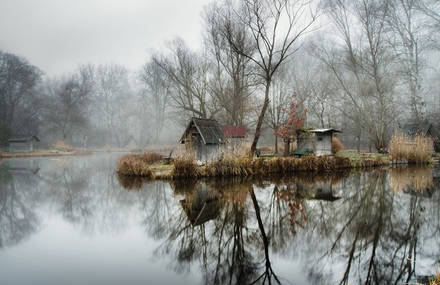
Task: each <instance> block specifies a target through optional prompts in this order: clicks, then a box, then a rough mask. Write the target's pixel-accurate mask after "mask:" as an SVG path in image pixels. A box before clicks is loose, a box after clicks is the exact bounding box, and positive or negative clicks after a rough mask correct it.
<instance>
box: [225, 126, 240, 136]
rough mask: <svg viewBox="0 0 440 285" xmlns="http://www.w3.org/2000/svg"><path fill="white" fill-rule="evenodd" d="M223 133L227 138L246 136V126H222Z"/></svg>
mask: <svg viewBox="0 0 440 285" xmlns="http://www.w3.org/2000/svg"><path fill="white" fill-rule="evenodd" d="M221 128H222V131H223V134H224V135H225V137H227V138H245V137H246V127H245V126H221Z"/></svg>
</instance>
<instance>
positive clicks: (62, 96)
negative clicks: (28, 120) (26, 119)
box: [43, 67, 93, 140]
mask: <svg viewBox="0 0 440 285" xmlns="http://www.w3.org/2000/svg"><path fill="white" fill-rule="evenodd" d="M89 71H90V70H89V69H88V68H84V67H81V68H80V69H79V71H78V72H77V73H75V74H72V75H70V76H69V77H67V78H64V79H59V80H48V81H46V86H45V90H44V92H45V94H46V97H45V100H46V104H45V105H46V107H45V111H44V113H43V121H44V125H45V128H46V131H48V132H50V133H59V134H60V135H61V137H62V139H63V140H66V139H68V138H70V137H71V135H73V134H74V133H75V132H76V131H78V130H80V129H82V128H84V127H86V126H87V124H88V122H89V120H88V111H89V110H88V108H89V103H90V102H91V95H92V91H93V79H92V78H91V77H90V73H89Z"/></svg>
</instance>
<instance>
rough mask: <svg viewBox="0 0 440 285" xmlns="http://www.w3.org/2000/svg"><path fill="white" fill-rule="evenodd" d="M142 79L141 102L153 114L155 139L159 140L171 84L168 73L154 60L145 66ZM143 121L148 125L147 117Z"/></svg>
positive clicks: (141, 75)
mask: <svg viewBox="0 0 440 285" xmlns="http://www.w3.org/2000/svg"><path fill="white" fill-rule="evenodd" d="M140 80H141V82H142V84H143V89H142V91H141V102H142V104H143V105H144V110H148V112H149V113H150V112H151V113H152V114H153V128H154V141H155V142H157V141H158V140H159V136H160V134H161V132H162V129H163V126H164V123H165V119H166V111H167V105H168V101H169V99H170V93H171V85H170V83H169V82H168V80H167V78H166V73H165V72H164V71H163V70H162V69H161V68H160V67H159V66H158V65H157V64H155V63H154V62H153V61H150V62H147V63H146V64H145V65H144V66H143V69H142V72H141V74H140ZM144 115H145V114H144ZM142 121H143V125H146V118H145V117H144V119H143V120H142Z"/></svg>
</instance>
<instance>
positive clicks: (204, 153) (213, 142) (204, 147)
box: [180, 117, 226, 161]
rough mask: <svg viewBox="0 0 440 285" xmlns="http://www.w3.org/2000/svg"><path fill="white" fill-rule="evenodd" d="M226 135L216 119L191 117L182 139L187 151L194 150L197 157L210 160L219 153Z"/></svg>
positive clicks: (181, 141)
mask: <svg viewBox="0 0 440 285" xmlns="http://www.w3.org/2000/svg"><path fill="white" fill-rule="evenodd" d="M225 142H226V140H225V136H224V134H223V131H222V129H221V128H220V126H219V124H218V123H217V121H216V120H210V119H201V118H194V117H193V118H191V121H190V122H189V124H188V127H187V128H186V129H185V132H184V133H183V135H182V138H181V139H180V143H181V144H184V145H185V149H186V151H187V152H190V151H192V152H194V154H195V156H196V159H198V160H201V161H208V160H211V159H212V158H214V157H216V156H218V155H219V152H220V150H221V148H222V147H223V145H224V144H225Z"/></svg>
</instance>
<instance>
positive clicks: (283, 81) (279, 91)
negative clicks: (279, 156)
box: [265, 65, 294, 153]
mask: <svg viewBox="0 0 440 285" xmlns="http://www.w3.org/2000/svg"><path fill="white" fill-rule="evenodd" d="M289 75H290V74H289V73H288V72H287V68H286V65H283V66H282V67H281V70H280V72H279V73H277V74H276V75H275V76H274V78H273V80H272V90H271V92H270V104H269V107H268V109H267V116H266V119H265V121H266V123H267V125H269V127H270V128H271V129H272V130H273V131H274V132H275V131H276V130H277V128H278V127H279V126H280V125H281V123H283V122H284V121H286V120H287V113H288V110H286V108H287V106H288V105H289V102H290V99H291V97H290V95H291V94H293V93H294V89H293V86H291V84H289V83H292V81H290V76H289ZM274 137H275V141H274V148H275V153H278V136H277V135H275V136H274Z"/></svg>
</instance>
